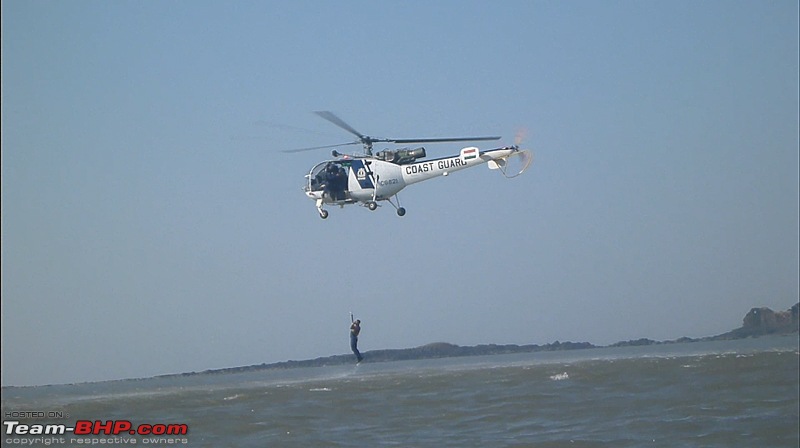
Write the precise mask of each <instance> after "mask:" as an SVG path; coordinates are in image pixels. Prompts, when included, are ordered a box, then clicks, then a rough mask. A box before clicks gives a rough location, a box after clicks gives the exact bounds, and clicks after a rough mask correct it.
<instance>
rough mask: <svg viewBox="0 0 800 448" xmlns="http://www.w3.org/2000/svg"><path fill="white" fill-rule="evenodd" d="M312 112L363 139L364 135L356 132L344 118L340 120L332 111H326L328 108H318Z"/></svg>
mask: <svg viewBox="0 0 800 448" xmlns="http://www.w3.org/2000/svg"><path fill="white" fill-rule="evenodd" d="M314 113H315V114H317V115H319V116H320V117H322V118H324V119H326V120H328V121H330V122H331V123H333V124H335V125H336V126H339V127H340V128H342V129H344V130H345V131H347V132H349V133H351V134H353V135H355V136H356V137H358V138H360V139H362V140H363V139H364V135H362V134H361V133H360V132H358V131H356V130H355V129H353V127H352V126H350V125H349V124H347V123H345V122H344V120H342V119H341V118H339V117H337V116H336V115H335V114H334V113H333V112H331V111H328V110H318V111H316V112H314Z"/></svg>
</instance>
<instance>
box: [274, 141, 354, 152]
mask: <svg viewBox="0 0 800 448" xmlns="http://www.w3.org/2000/svg"><path fill="white" fill-rule="evenodd" d="M360 144H361V142H359V141H355V142H347V143H340V144H338V145H325V146H312V147H310V148H297V149H284V150H281V152H289V153H291V152H303V151H313V150H315V149H325V148H336V147H338V146H348V145H360Z"/></svg>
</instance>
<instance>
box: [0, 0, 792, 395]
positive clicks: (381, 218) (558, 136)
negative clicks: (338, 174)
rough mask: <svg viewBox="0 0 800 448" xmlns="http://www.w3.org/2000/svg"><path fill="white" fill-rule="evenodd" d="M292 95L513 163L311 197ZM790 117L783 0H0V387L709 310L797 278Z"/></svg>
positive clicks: (649, 321)
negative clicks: (325, 207)
mask: <svg viewBox="0 0 800 448" xmlns="http://www.w3.org/2000/svg"><path fill="white" fill-rule="evenodd" d="M315 110H331V111H334V112H335V113H337V114H338V115H339V116H340V117H342V118H343V119H344V120H346V121H347V122H348V123H349V124H350V125H352V126H353V127H355V128H356V129H358V130H359V131H361V132H362V133H365V134H369V135H372V136H378V137H393V138H411V137H441V136H459V135H476V134H477V135H502V136H503V137H504V139H503V140H501V141H500V142H481V143H480V147H481V148H483V149H489V148H492V147H496V146H500V145H503V144H509V143H512V142H513V141H514V136H515V134H516V133H517V132H518V131H519V130H520V129H526V130H527V139H526V140H525V142H524V144H523V146H526V147H528V148H530V149H532V150H533V151H534V153H535V160H534V163H533V165H532V166H531V168H530V169H529V170H528V172H526V173H525V174H524V175H523V176H521V177H518V178H516V179H512V180H506V179H504V178H503V177H502V176H499V175H498V174H497V173H496V172H494V171H489V170H487V169H486V168H485V167H478V168H473V169H471V170H467V171H463V172H459V173H456V174H453V175H452V176H449V177H447V178H441V179H434V180H431V181H428V182H424V183H422V184H417V185H413V186H411V187H409V188H407V189H406V190H404V191H403V192H402V193H401V194H400V198H401V202H402V204H403V205H404V206H405V207H406V209H407V210H408V213H407V214H406V216H404V217H402V218H400V217H398V216H397V215H396V214H395V213H394V210H393V209H392V208H391V207H382V208H380V209H379V210H378V211H375V212H371V211H369V210H367V209H366V208H361V207H348V208H344V209H338V208H333V209H330V217H329V218H328V219H327V220H325V221H323V220H321V219H320V218H319V217H318V215H317V212H316V210H315V208H314V204H313V202H312V201H310V200H308V199H307V198H306V197H305V196H304V195H303V193H302V190H301V187H302V183H303V176H304V175H305V174H306V173H307V171H308V170H309V169H310V168H311V167H312V166H313V165H314V164H315V163H317V162H319V161H321V160H324V159H325V158H327V157H329V156H330V154H329V152H328V150H320V151H317V152H314V151H312V152H305V153H297V154H286V153H282V152H280V150H282V149H290V148H298V147H308V146H315V145H326V144H334V143H338V142H345V141H348V140H350V139H351V138H352V136H351V135H350V134H348V133H346V132H345V131H343V130H341V129H339V128H336V127H335V126H333V125H332V124H330V123H328V122H326V121H324V120H321V119H320V118H319V117H317V116H315V115H314V114H312V111H315ZM798 144H799V143H798V4H797V2H796V1H789V0H786V1H728V0H725V1H703V2H696V1H673V0H669V1H666V0H665V1H622V2H616V1H603V2H597V1H572V2H560V1H529V0H522V1H499V2H498V1H433V2H431V1H422V0H420V1H415V0H412V1H404V2H396V1H394V2H388V1H378V2H375V1H357V2H356V1H344V2H332V1H321V0H320V1H274V2H269V1H253V2H249V1H234V2H230V1H183V0H178V1H69V2H58V1H21V0H4V1H3V2H2V384H3V385H36V384H51V383H69V382H83V381H96V380H107V379H119V378H131V377H142V376H151V375H158V374H167V373H180V372H187V371H201V370H206V369H215V368H223V367H235V366H243V365H251V364H260V363H264V362H267V363H270V362H277V361H284V360H288V359H295V360H299V359H308V358H315V357H319V356H328V355H333V354H344V353H349V345H348V343H349V342H348V336H347V332H348V326H349V323H350V319H349V314H348V313H349V312H350V311H353V312H354V313H355V314H356V317H359V318H360V319H361V320H362V321H363V331H362V336H361V341H360V348H361V349H362V351H369V350H374V349H384V348H405V347H415V346H419V345H423V344H427V343H430V342H437V341H445V342H451V343H455V344H459V345H474V344H480V343H498V344H506V343H511V344H531V343H534V344H546V343H550V342H553V341H555V340H560V341H588V342H592V343H595V344H609V343H613V342H616V341H619V340H628V339H637V338H643V337H644V338H652V339H658V340H663V339H675V338H678V337H681V336H689V337H702V336H710V335H715V334H719V333H722V332H725V331H728V330H730V329H733V328H735V327H738V326H739V325H740V324H741V321H742V318H743V316H744V315H745V314H746V313H747V311H749V309H750V308H751V307H753V306H768V307H771V308H773V309H775V310H785V309H787V308H789V307H790V306H792V305H793V304H794V303H796V302H797V301H798V295H799V292H798ZM462 146H463V145H460V144H458V143H450V144H438V145H427V151H428V154H429V156H431V157H441V156H445V155H450V154H456V153H457V152H458V151H459V149H460V148H461V147H462ZM342 149H343V150H344V149H353V148H342ZM356 149H357V148H356ZM377 149H381V147H378V148H377Z"/></svg>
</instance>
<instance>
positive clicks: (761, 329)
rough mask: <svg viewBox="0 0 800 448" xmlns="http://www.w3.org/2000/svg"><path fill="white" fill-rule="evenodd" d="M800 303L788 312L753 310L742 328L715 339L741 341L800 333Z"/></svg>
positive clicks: (762, 308)
mask: <svg viewBox="0 0 800 448" xmlns="http://www.w3.org/2000/svg"><path fill="white" fill-rule="evenodd" d="M799 308H800V303H796V304H795V305H794V306H793V307H791V308H790V309H788V310H786V311H772V310H771V309H769V308H766V307H761V308H753V309H751V310H750V312H749V313H747V315H745V316H744V319H743V320H742V326H741V327H739V328H737V329H735V330H733V331H729V332H727V333H724V334H721V335H719V336H715V337H714V338H713V339H740V338H748V337H756V336H764V335H768V334H789V333H797V332H798V331H800V325H798V322H800V321H799V320H798V309H799Z"/></svg>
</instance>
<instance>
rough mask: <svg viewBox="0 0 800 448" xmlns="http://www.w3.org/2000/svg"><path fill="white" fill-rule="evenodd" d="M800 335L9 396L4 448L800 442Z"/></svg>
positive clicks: (16, 391)
mask: <svg viewBox="0 0 800 448" xmlns="http://www.w3.org/2000/svg"><path fill="white" fill-rule="evenodd" d="M798 345H800V344H799V343H798V335H797V334H794V335H790V336H769V337H761V338H755V339H741V340H734V341H708V342H692V343H676V344H659V345H650V346H638V347H607V348H594V349H584V350H571V351H554V352H534V353H523V354H513V355H493V356H474V357H463V358H441V359H426V360H415V361H403V362H380V363H379V362H375V363H370V362H369V353H367V354H366V359H365V360H364V362H362V363H361V364H359V365H355V364H353V365H336V366H328V367H319V368H296V369H283V370H261V371H251V372H246V373H219V374H203V375H187V376H172V377H157V378H149V379H141V380H124V381H109V382H100V383H85V384H72V385H58V386H37V387H22V388H13V387H12V388H4V389H3V393H2V411H3V430H4V432H3V439H2V444H3V446H9V447H27V446H62V447H85V446H105V447H109V446H115V447H119V446H129V445H137V446H143V445H144V446H159V447H181V446H193V447H195V446H196V447H359V448H362V447H385V446H388V447H441V446H444V447H448V446H450V447H726V448H729V447H747V448H751V447H793V448H797V447H798V446H799V445H800V415H799V414H800V409H799V408H800V372H798V370H799V367H798V365H800V362H799V359H798V358H799V357H800V351H799V347H798Z"/></svg>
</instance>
